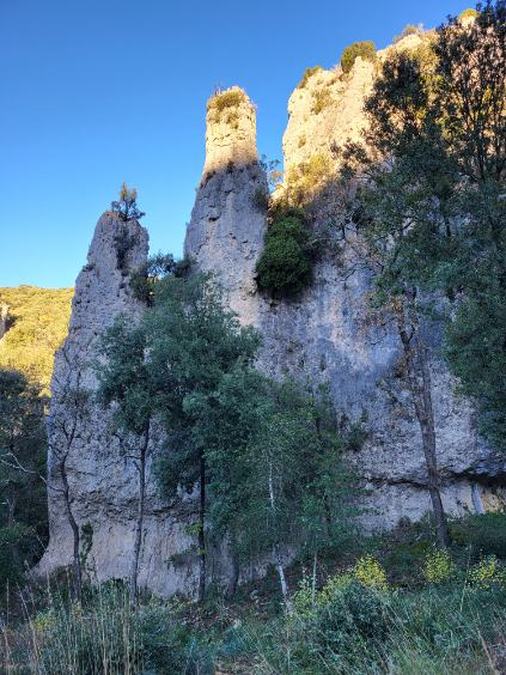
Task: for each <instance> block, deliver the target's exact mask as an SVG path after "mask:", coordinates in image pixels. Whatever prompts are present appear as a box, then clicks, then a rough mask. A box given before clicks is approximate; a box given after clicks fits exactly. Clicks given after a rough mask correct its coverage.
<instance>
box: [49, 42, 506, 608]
mask: <svg viewBox="0 0 506 675" xmlns="http://www.w3.org/2000/svg"><path fill="white" fill-rule="evenodd" d="M419 42H420V38H419V37H418V36H410V37H409V39H408V38H406V39H405V40H403V41H402V42H401V43H399V45H397V46H396V47H395V48H403V47H406V48H411V47H413V46H415V47H416V45H417V44H419ZM383 54H384V53H380V55H379V58H380V59H381V58H384V55H383ZM374 76H375V66H374V64H372V63H369V62H366V61H362V60H360V59H359V60H357V61H356V63H355V65H354V67H353V69H352V71H351V73H350V74H349V75H347V76H346V77H344V76H343V75H342V73H341V72H340V71H339V70H336V71H322V70H319V71H316V72H315V73H313V74H312V75H311V77H309V78H308V79H307V80H306V82H305V83H304V86H299V88H298V89H297V90H296V91H295V92H294V94H293V95H292V97H291V99H290V104H289V112H290V120H289V124H288V128H287V131H286V133H285V137H284V142H283V147H284V154H285V158H284V159H285V167H286V169H287V172H286V176H287V182H285V185H284V187H282V188H281V194H282V193H283V191H284V190H285V189H287V187H288V188H289V187H290V186H289V181H290V179H291V177H293V176H296V177H299V178H300V177H301V176H302V177H304V176H305V175H306V174H307V170H308V165H310V164H311V162H314V159H313V158H314V156H315V155H316V156H323V157H324V160H323V164H320V168H321V166H323V167H325V165H326V162H331V161H333V150H332V146H333V144H334V143H337V144H342V143H344V142H345V141H346V140H348V138H351V139H355V140H356V139H357V138H358V136H359V134H360V132H361V130H362V129H363V128H364V125H365V119H364V117H363V115H362V113H361V107H362V103H363V100H364V98H365V97H366V96H367V94H368V93H369V91H370V90H371V87H372V83H373V80H374ZM322 92H323V93H322ZM315 106H316V107H315ZM255 136H256V121H255V109H254V107H253V105H252V104H251V102H250V100H249V99H248V97H247V96H246V94H245V93H244V92H243V91H242V90H240V89H238V88H235V87H234V88H232V89H230V90H227V91H225V92H221V93H219V94H217V95H216V96H214V97H213V98H212V99H211V100H210V102H209V104H208V110H207V133H206V162H205V166H204V170H203V176H202V181H201V183H200V186H199V188H198V192H197V196H196V201H195V206H194V209H193V212H192V216H191V221H190V224H189V226H188V231H187V236H186V242H185V251H186V253H187V254H188V255H190V256H191V257H192V258H194V259H195V261H196V263H197V265H198V267H199V268H200V269H202V270H204V271H212V272H214V273H215V274H216V275H217V277H218V278H219V280H220V282H221V284H222V286H223V289H224V291H225V295H226V297H227V300H228V302H229V304H230V306H231V307H232V308H233V309H234V310H235V311H236V312H237V313H238V315H239V317H240V320H241V321H242V322H243V323H245V324H254V325H255V326H256V327H257V328H258V329H259V330H260V332H261V333H262V336H263V346H262V351H261V355H260V359H259V365H260V367H261V368H262V369H263V370H264V371H266V372H268V373H270V374H271V375H273V376H275V377H282V376H285V375H287V374H289V375H291V376H293V377H295V378H297V379H299V380H300V381H303V382H307V381H309V382H311V383H312V384H313V385H318V384H320V383H321V384H329V385H330V389H331V394H332V398H333V401H334V403H335V407H336V410H337V411H338V412H339V413H340V414H341V416H342V418H343V423H345V422H346V420H351V421H357V420H363V422H364V426H365V427H366V428H367V430H368V435H367V440H366V442H365V444H364V446H363V447H362V449H360V450H357V451H356V452H355V453H352V454H350V457H349V461H350V462H351V463H353V464H354V465H355V466H356V468H357V472H358V474H359V475H360V476H361V477H362V479H363V483H364V486H365V487H366V488H367V492H366V495H365V497H364V506H366V507H367V509H368V510H367V511H365V512H364V514H363V516H362V518H363V522H364V525H365V526H366V527H368V528H375V527H381V528H388V527H392V526H395V525H396V524H397V523H398V522H399V521H400V520H401V519H402V518H409V519H411V520H417V519H419V518H421V517H422V516H423V515H424V514H425V513H427V512H428V511H429V510H430V500H429V495H428V492H427V490H426V488H425V485H426V470H425V463H424V459H423V452H422V445H421V438H420V430H419V427H418V423H417V421H416V418H415V415H414V411H412V410H411V408H410V405H409V395H408V392H407V390H406V387H405V384H404V381H403V378H401V377H399V371H398V364H399V360H400V358H401V354H402V352H401V347H400V344H399V339H398V337H397V334H396V331H395V329H394V328H393V326H392V325H390V324H389V323H388V322H381V321H377V320H373V319H372V318H371V316H370V312H369V302H368V295H369V293H370V290H371V280H370V278H369V276H368V273H367V271H366V269H365V268H364V266H363V265H357V250H360V247H358V248H357V246H355V245H354V244H355V243H357V242H353V241H351V242H347V243H346V244H343V243H341V244H340V245H339V247H340V250H339V256H338V257H336V254H335V252H332V250H330V249H329V251H328V252H327V253H326V254H324V255H323V257H322V258H321V260H320V261H319V262H318V263H317V265H316V268H315V271H314V280H313V283H312V285H311V286H310V287H309V288H308V289H307V290H306V291H305V292H304V293H303V294H302V295H301V296H300V297H299V298H297V299H296V300H292V301H273V300H271V299H270V298H268V297H265V296H263V295H261V294H259V293H258V291H257V289H256V283H255V278H254V275H255V263H256V261H257V259H258V256H259V255H260V252H261V250H262V246H263V238H264V234H265V230H266V226H267V225H266V215H265V209H263V208H262V206H261V199H259V197H261V195H265V192H266V189H267V184H266V177H265V175H264V172H263V170H262V167H261V166H260V164H259V162H258V156H257V149H256V138H255ZM301 139H304V142H302V140H301ZM318 162H320V160H318ZM309 168H310V169H311V167H309ZM318 208H320V211H319V212H318ZM325 209H326V204H325V203H322V202H320V205H319V207H318V206H317V212H316V214H314V217H315V222H318V220H319V219H320V220H322V221H325V220H326V218H327V214H326V212H325V213H324V211H325ZM146 255H147V234H146V232H145V230H144V229H143V228H142V227H141V226H140V225H139V224H138V223H137V222H136V221H128V222H127V223H125V222H123V221H121V220H120V219H119V218H118V217H116V216H114V215H112V214H105V215H104V216H103V217H102V218H101V219H100V220H99V222H98V224H97V229H96V232H95V236H94V239H93V242H92V244H91V247H90V252H89V255H88V264H87V265H86V266H85V268H84V269H83V271H82V272H81V274H80V275H79V277H78V280H77V284H76V291H75V297H74V302H73V309H72V319H71V322H70V329H69V335H68V338H67V340H66V342H65V344H64V346H63V347H62V349H61V350H60V351H59V352H58V354H57V358H56V366H55V372H54V377H53V383H52V394H53V398H52V405H51V415H50V419H49V427H48V428H49V437H50V445H51V452H50V457H49V497H50V545H49V548H48V551H47V552H46V554H45V556H44V558H43V560H42V561H41V563H40V565H39V571H40V572H47V571H51V570H54V569H55V568H57V567H58V566H61V565H66V564H69V562H70V560H71V553H72V551H71V549H72V536H71V532H70V526H69V522H68V518H67V516H66V511H65V503H64V501H63V497H62V492H61V489H62V480H63V477H62V473H61V458H62V455H61V453H62V448H63V449H65V448H66V447H67V448H68V453H67V457H66V460H65V466H64V469H65V472H66V477H67V479H68V482H69V488H70V494H71V496H72V510H73V513H74V515H75V518H76V521H77V522H78V525H79V527H80V529H81V532H82V534H83V537H82V542H81V544H82V549H83V555H84V556H85V558H86V561H87V562H86V568H87V570H88V571H89V573H90V575H91V576H92V578H96V579H98V580H102V579H107V578H118V577H125V576H127V574H128V571H129V567H130V561H131V556H132V552H133V540H134V529H135V522H136V513H137V490H136V487H137V473H136V468H135V465H134V463H133V462H132V461H131V459H129V456H128V455H129V453H128V447H129V446H128V443H129V439H127V438H119V437H118V436H117V435H115V434H113V433H112V431H111V428H110V417H109V415H108V414H107V413H104V411H103V410H100V409H99V408H97V406H96V405H95V404H94V403H93V392H94V390H95V388H96V382H95V377H94V374H93V368H92V365H91V363H92V361H93V359H94V358H95V345H96V340H97V337H98V335H99V334H100V333H101V332H102V331H103V330H104V328H106V327H107V326H108V325H110V324H111V322H112V320H113V318H114V316H116V315H117V314H118V313H120V312H124V313H126V314H127V315H128V316H130V317H131V320H132V321H135V320H136V319H137V317H138V316H139V313H140V312H141V311H142V308H141V307H140V306H139V304H138V303H137V301H136V300H135V299H134V298H133V297H132V296H131V294H130V291H129V285H128V275H129V273H130V272H131V271H132V270H134V269H135V268H137V267H138V266H139V265H140V264H141V263H142V262H143V261H144V260H145V259H146ZM359 255H360V254H359ZM425 331H426V335H427V340H428V342H429V344H430V345H431V348H432V353H431V357H430V369H431V377H432V395H433V401H434V409H435V422H436V435H437V453H438V461H439V465H440V468H441V473H442V479H443V486H442V491H443V500H444V504H445V507H446V509H447V510H448V512H450V513H454V514H460V513H463V512H465V511H467V510H469V511H472V512H474V511H480V510H482V509H484V508H488V507H490V508H493V507H494V506H495V505H496V504H497V502H498V500H500V499H502V494H501V489H500V488H499V487H496V485H499V484H500V483H501V482H503V479H504V477H505V475H506V467H505V463H504V460H503V458H501V457H498V456H496V455H494V454H493V453H492V452H491V451H490V450H489V449H488V448H487V447H486V446H485V445H484V444H483V443H482V442H481V441H480V439H479V437H478V435H477V433H476V428H475V424H474V420H473V410H472V408H471V406H470V405H469V403H468V402H467V401H465V400H464V399H461V398H459V397H458V396H457V395H456V394H455V382H454V381H453V380H452V378H451V376H450V375H449V373H448V371H447V370H446V368H445V366H444V364H443V363H442V361H441V360H440V359H439V358H438V356H437V353H438V349H437V348H438V344H439V341H440V335H439V328H438V326H437V325H427V326H426V327H425ZM76 389H77V390H79V391H81V392H82V395H83V397H84V399H86V405H85V414H84V415H83V416H80V417H78V418H77V419H76V418H75V416H74V408H73V403H72V396H69V392H70V393H72V392H73V391H75V390H76ZM72 430H74V431H72ZM69 436H70V437H71V438H72V442H71V443H70V445H69V443H68V439H69ZM160 447H161V444H160V442H159V441H158V442H157V440H156V439H155V440H154V443H153V448H152V453H151V457H152V460H151V461H153V459H154V458H156V453H157V451H158V450H159V448H160ZM151 467H152V465H150V466H149V467H148V468H149V471H148V474H149V478H148V490H147V503H146V515H145V529H144V540H143V545H142V550H141V560H140V575H139V584H140V586H147V587H149V588H150V589H151V590H152V591H154V592H156V593H160V594H162V595H170V594H172V593H174V592H177V591H181V592H186V593H192V592H193V591H194V589H195V585H196V574H195V571H196V559H195V557H194V555H193V554H192V553H191V552H190V553H188V551H187V549H188V548H189V547H191V545H192V543H194V542H193V541H192V539H191V538H190V536H189V535H188V533H187V528H186V526H187V524H189V523H191V522H193V521H192V519H193V514H194V503H193V501H192V498H191V497H187V498H184V499H179V500H177V502H175V503H174V504H167V503H165V502H163V501H161V500H160V498H159V497H158V495H157V490H156V485H155V480H154V477H153V472H152V469H151ZM210 566H211V569H210V576H211V577H213V578H214V579H217V578H223V576H226V574H227V558H226V555H224V554H223V552H220V551H215V552H214V555H212V556H211V560H210Z"/></svg>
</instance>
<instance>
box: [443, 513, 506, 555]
mask: <svg viewBox="0 0 506 675" xmlns="http://www.w3.org/2000/svg"><path fill="white" fill-rule="evenodd" d="M450 534H451V537H452V540H453V541H454V542H455V543H457V544H461V545H466V546H471V548H472V550H473V553H474V554H475V555H478V554H484V555H487V554H494V555H496V556H498V557H499V558H506V514H505V513H484V514H481V515H479V514H473V515H471V516H467V517H466V518H461V519H459V520H455V521H453V522H452V523H450Z"/></svg>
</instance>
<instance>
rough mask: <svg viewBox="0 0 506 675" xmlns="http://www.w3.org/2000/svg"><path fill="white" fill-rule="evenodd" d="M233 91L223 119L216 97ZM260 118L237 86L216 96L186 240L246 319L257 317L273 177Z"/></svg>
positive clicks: (252, 320)
mask: <svg viewBox="0 0 506 675" xmlns="http://www.w3.org/2000/svg"><path fill="white" fill-rule="evenodd" d="M227 94H234V95H235V99H232V101H233V105H231V106H229V107H228V108H227V109H226V110H225V111H222V112H221V113H220V116H218V117H217V113H216V107H215V105H213V101H214V100H215V99H217V100H218V101H219V100H220V97H223V96H227ZM228 119H231V120H232V123H230V122H227V121H226V120H228ZM255 120H256V115H255V109H254V107H253V105H252V104H251V102H250V100H249V99H248V98H247V96H246V94H244V92H242V90H240V89H239V88H237V87H233V88H232V89H229V90H227V91H226V92H223V93H222V94H219V95H218V96H216V97H214V98H212V99H211V100H210V102H209V104H208V113H207V133H206V154H207V157H206V162H205V165H204V171H203V178H202V182H201V185H200V187H199V190H198V192H197V197H196V200H195V206H194V208H193V211H192V215H191V220H190V223H189V225H188V230H187V233H186V240H185V253H186V254H187V255H189V256H191V257H192V258H194V259H195V260H196V261H197V263H198V265H199V267H200V269H202V270H203V271H206V272H217V273H218V275H219V278H220V281H221V283H222V285H223V288H224V291H225V292H226V295H227V298H228V302H229V303H230V306H231V308H232V309H233V310H234V311H235V312H237V314H238V315H239V317H240V319H241V321H242V322H244V323H256V320H257V317H256V310H257V307H258V302H257V301H256V300H254V299H253V296H254V295H255V293H256V284H255V280H254V270H255V263H256V260H257V258H258V255H259V253H260V251H261V249H262V246H263V237H264V232H265V227H266V218H265V210H264V209H262V208H261V206H259V205H258V204H257V202H258V196H259V195H262V194H266V193H267V180H266V177H265V173H264V171H263V170H262V168H261V166H260V164H259V162H258V156H257V148H256V122H255ZM224 271H226V273H223V272H224Z"/></svg>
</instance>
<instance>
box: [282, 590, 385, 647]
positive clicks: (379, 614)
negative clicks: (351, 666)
mask: <svg viewBox="0 0 506 675" xmlns="http://www.w3.org/2000/svg"><path fill="white" fill-rule="evenodd" d="M341 581H343V580H341ZM388 605H389V597H388V596H387V595H385V594H383V593H379V592H378V591H377V590H376V589H373V588H369V587H366V586H363V585H362V584H360V583H358V582H356V581H354V580H353V579H347V580H345V581H344V582H342V583H339V584H335V585H334V588H333V590H332V592H329V590H328V589H327V590H326V592H325V602H322V601H321V599H320V601H319V602H318V603H317V605H316V608H315V611H314V613H313V615H312V617H311V619H310V620H306V621H305V622H303V624H302V625H301V626H299V630H300V632H299V633H298V635H297V638H298V639H297V644H296V645H294V650H295V654H296V655H297V653H298V655H299V658H301V657H302V658H304V657H306V655H307V654H311V653H313V654H314V653H315V652H316V654H317V655H319V656H320V658H323V659H326V658H328V656H329V655H331V654H332V655H338V656H339V658H341V659H342V658H343V657H344V658H346V657H349V656H352V655H353V653H354V652H356V651H359V650H361V649H362V650H363V649H364V646H365V645H368V644H371V643H372V642H376V641H379V642H381V641H383V640H384V639H385V638H386V636H387V635H388V632H389V620H388V613H387V608H388ZM366 649H367V647H366Z"/></svg>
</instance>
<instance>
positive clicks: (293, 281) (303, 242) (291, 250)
mask: <svg viewBox="0 0 506 675" xmlns="http://www.w3.org/2000/svg"><path fill="white" fill-rule="evenodd" d="M316 248H317V246H316V241H315V240H314V238H313V237H312V235H311V231H310V229H309V227H308V225H307V224H306V220H305V217H304V214H303V212H302V210H300V209H296V208H289V209H284V208H283V209H282V208H278V209H275V210H274V213H272V214H271V218H270V222H269V226H268V228H267V233H266V235H265V241H264V249H263V251H262V254H261V256H260V258H259V260H258V262H257V266H256V274H257V285H258V288H259V289H260V290H262V291H266V292H267V293H270V294H271V295H272V296H274V297H290V296H294V295H296V294H297V293H300V291H302V290H303V289H304V288H306V286H308V285H309V284H310V282H311V278H312V261H313V258H314V256H315V254H316Z"/></svg>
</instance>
